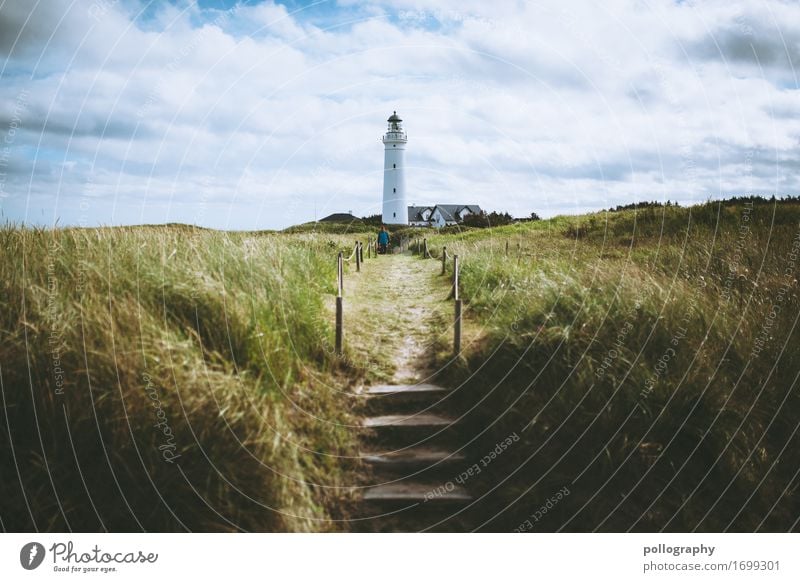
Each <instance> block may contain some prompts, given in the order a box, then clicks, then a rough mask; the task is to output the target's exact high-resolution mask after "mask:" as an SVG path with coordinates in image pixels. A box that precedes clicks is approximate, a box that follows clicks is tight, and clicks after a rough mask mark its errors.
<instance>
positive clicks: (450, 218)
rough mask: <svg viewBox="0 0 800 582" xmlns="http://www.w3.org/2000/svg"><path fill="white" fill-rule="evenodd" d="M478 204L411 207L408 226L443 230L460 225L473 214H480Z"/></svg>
mask: <svg viewBox="0 0 800 582" xmlns="http://www.w3.org/2000/svg"><path fill="white" fill-rule="evenodd" d="M480 213H481V207H480V206H478V205H477V204H436V205H435V206H409V207H408V224H409V225H411V226H434V227H437V228H441V227H443V226H449V225H453V224H460V223H461V222H463V221H464V219H465V218H466V217H467V216H470V215H471V214H480Z"/></svg>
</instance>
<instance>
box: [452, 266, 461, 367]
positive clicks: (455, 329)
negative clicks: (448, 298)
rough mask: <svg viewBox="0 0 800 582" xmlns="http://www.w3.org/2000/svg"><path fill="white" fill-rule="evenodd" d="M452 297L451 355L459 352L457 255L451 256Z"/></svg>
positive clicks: (459, 320)
mask: <svg viewBox="0 0 800 582" xmlns="http://www.w3.org/2000/svg"><path fill="white" fill-rule="evenodd" d="M453 298H454V299H455V322H454V323H453V355H455V356H458V354H460V353H461V297H460V296H459V293H458V255H455V256H454V257H453Z"/></svg>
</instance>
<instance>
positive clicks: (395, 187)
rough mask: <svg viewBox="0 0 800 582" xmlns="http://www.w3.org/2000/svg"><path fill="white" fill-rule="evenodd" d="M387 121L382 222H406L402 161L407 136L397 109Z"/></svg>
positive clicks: (403, 167)
mask: <svg viewBox="0 0 800 582" xmlns="http://www.w3.org/2000/svg"><path fill="white" fill-rule="evenodd" d="M387 121H388V122H389V127H388V128H387V130H386V135H384V136H383V149H384V157H383V222H384V223H385V224H408V205H407V203H406V178H405V163H404V157H405V151H406V142H408V138H407V136H406V132H405V131H403V120H402V119H400V118H399V117H398V116H397V111H395V112H394V113H392V115H391V116H390V117H389V119H387Z"/></svg>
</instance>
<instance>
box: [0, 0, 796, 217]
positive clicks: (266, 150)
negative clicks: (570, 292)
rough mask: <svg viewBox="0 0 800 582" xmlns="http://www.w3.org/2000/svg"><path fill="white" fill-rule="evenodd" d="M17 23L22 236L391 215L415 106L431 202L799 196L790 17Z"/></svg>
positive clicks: (58, 17)
mask: <svg viewBox="0 0 800 582" xmlns="http://www.w3.org/2000/svg"><path fill="white" fill-rule="evenodd" d="M19 6H20V5H19V4H15V5H14V7H13V8H11V7H8V6H6V5H4V6H3V7H2V8H0V33H1V34H0V37H1V38H2V39H3V41H2V42H0V55H4V56H5V58H6V60H5V63H4V68H3V69H2V73H0V76H2V77H3V79H2V84H0V95H2V98H3V99H2V101H0V102H2V104H3V105H2V106H0V121H1V122H2V123H0V130H3V131H4V132H5V130H6V128H9V127H10V124H11V123H12V121H13V118H14V116H15V108H16V109H19V107H16V105H15V104H16V103H17V102H18V101H19V97H20V96H23V97H24V108H23V111H22V113H21V115H18V117H19V118H20V119H19V120H18V125H21V128H20V129H18V130H17V131H16V132H15V136H14V139H13V140H12V142H13V143H11V144H9V147H10V148H11V149H10V150H9V151H10V157H9V160H8V163H7V164H6V168H5V171H6V174H7V175H6V176H5V177H4V180H5V181H4V183H3V193H4V195H5V197H4V198H1V199H0V204H2V208H3V213H4V215H5V217H7V218H11V219H12V220H27V221H33V222H48V221H52V220H54V218H56V217H60V219H61V220H60V223H61V224H64V223H68V222H76V221H79V220H88V221H89V222H90V223H91V222H99V223H112V222H119V223H124V222H138V221H139V220H146V221H148V222H153V221H159V217H161V219H160V221H167V220H169V221H186V222H195V221H199V222H201V223H202V224H204V225H208V226H215V227H228V228H267V227H282V226H286V225H288V224H290V223H293V222H299V221H304V220H308V219H310V218H312V217H313V212H314V205H315V203H316V205H317V208H318V211H319V210H320V209H321V208H325V209H327V210H329V211H331V212H333V211H342V210H354V211H355V212H357V213H365V214H366V213H371V212H375V211H376V209H377V208H378V204H379V202H380V195H381V177H382V173H381V171H382V148H381V145H380V143H379V141H378V137H379V135H380V134H381V133H382V131H383V130H384V120H385V118H386V117H387V115H388V114H389V113H390V112H391V111H392V110H394V109H397V110H398V112H399V113H400V114H401V115H402V116H403V117H404V119H405V120H406V128H407V130H408V132H409V138H410V141H409V149H408V162H409V165H410V168H409V176H408V181H409V184H410V188H411V192H410V198H411V200H413V201H414V202H418V203H422V202H437V201H444V202H447V201H456V202H457V201H462V200H464V201H466V202H476V203H479V204H481V205H483V206H485V207H488V208H492V209H498V210H509V211H512V212H514V213H516V214H520V215H522V214H528V213H529V212H530V211H531V210H535V211H537V212H538V213H539V214H542V215H549V214H555V213H560V212H571V211H582V210H588V209H597V208H602V207H607V206H609V205H616V204H619V203H625V202H630V201H634V200H641V199H652V198H664V199H667V198H669V199H672V200H675V199H679V200H683V201H689V200H703V199H705V198H707V197H708V196H716V195H730V194H734V193H740V192H743V191H757V192H764V193H772V192H777V193H778V194H797V193H798V192H799V191H800V184H799V183H798V178H797V177H796V175H797V174H796V171H795V170H796V169H797V166H798V162H797V160H798V159H800V156H799V155H798V154H797V147H798V139H799V138H800V115H798V114H800V105H798V103H800V102H798V99H797V97H798V85H797V76H796V72H795V70H794V69H793V66H794V64H795V63H796V62H797V60H796V59H797V55H798V42H800V41H799V40H798V39H800V35H798V34H797V32H796V31H795V30H794V29H792V28H791V27H789V26H788V24H787V23H790V22H794V21H797V20H798V19H800V8H799V7H798V6H796V5H794V4H790V3H784V2H778V1H770V2H761V1H758V2H756V1H755V0H754V1H753V2H734V3H730V2H722V1H721V0H719V1H713V2H704V3H701V4H692V3H683V4H676V3H674V2H670V1H666V0H659V1H657V2H650V3H647V4H643V3H640V2H634V1H627V0H615V1H614V2H608V3H602V4H597V3H589V2H586V3H581V4H580V5H574V4H570V7H569V8H568V9H567V8H564V7H563V3H558V2H555V1H553V2H543V3H527V2H524V3H523V2H520V3H506V2H503V3H492V4H486V3H485V2H478V1H475V2H463V1H462V2H452V3H437V5H436V6H437V8H436V9H435V10H431V9H430V8H429V3H423V2H416V1H411V0H409V1H399V0H398V1H392V2H375V3H373V4H371V5H369V6H367V7H363V6H362V5H361V4H354V3H346V2H339V3H338V5H335V6H334V7H333V8H331V5H330V4H329V5H327V7H326V12H324V13H323V14H320V13H318V12H315V11H314V10H313V9H308V10H299V11H296V12H294V13H291V12H290V11H289V10H287V8H286V7H284V6H282V5H280V4H276V3H273V2H271V1H270V2H263V3H259V4H256V5H253V6H240V7H237V8H235V9H233V10H231V11H227V12H225V11H220V10H210V9H206V10H201V9H199V8H197V6H196V5H193V4H180V5H177V6H176V5H172V6H170V5H166V6H160V7H159V9H158V11H157V12H156V13H152V14H146V15H145V16H137V15H139V13H140V11H141V9H142V8H143V7H144V6H145V5H144V4H139V3H137V2H134V1H133V0H129V1H127V2H120V3H115V2H111V1H110V0H98V1H97V2H95V3H94V4H91V5H89V7H87V6H86V5H83V6H80V7H78V6H76V5H74V4H67V3H64V2H56V1H54V0H48V1H47V2H41V3H40V5H39V8H37V9H36V10H35V11H34V12H33V13H28V12H26V11H25V10H21V9H20V8H19ZM93 7H95V8H93ZM17 38H19V40H18V41H17V42H16V44H15V43H14V41H13V40H9V39H17ZM751 56H752V58H751ZM6 133H7V132H6ZM4 135H5V134H4ZM745 168H747V169H746V170H745ZM776 168H777V171H776ZM87 185H88V186H87ZM87 189H89V190H91V199H92V204H91V209H90V210H86V209H81V204H80V201H81V199H82V197H85V196H86V192H87ZM498 192H502V193H503V195H502V196H498ZM465 198H468V200H465ZM84 206H85V205H84ZM211 206H213V207H214V211H213V212H212V211H209V208H210V207H211Z"/></svg>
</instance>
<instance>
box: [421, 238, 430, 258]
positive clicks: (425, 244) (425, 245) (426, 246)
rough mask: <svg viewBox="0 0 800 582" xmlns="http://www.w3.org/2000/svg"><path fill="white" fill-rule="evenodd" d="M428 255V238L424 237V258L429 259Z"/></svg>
mask: <svg viewBox="0 0 800 582" xmlns="http://www.w3.org/2000/svg"><path fill="white" fill-rule="evenodd" d="M428 257H429V255H428V239H427V238H424V239H422V258H423V259H427V258H428Z"/></svg>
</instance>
